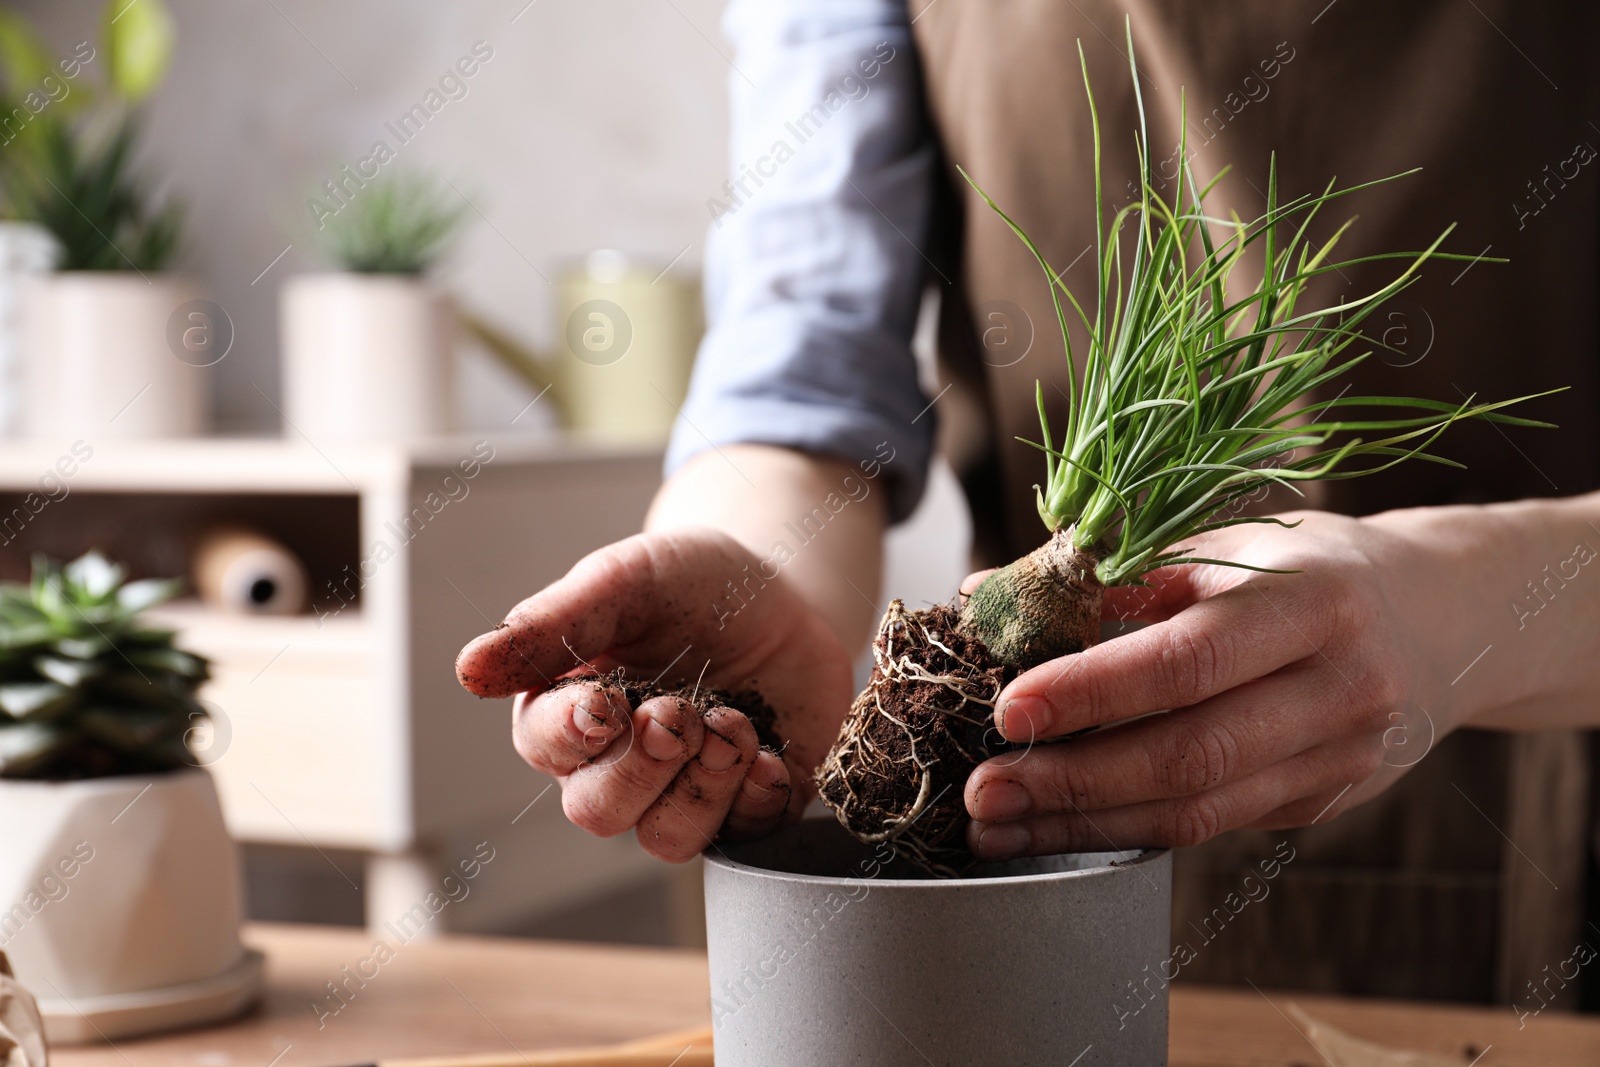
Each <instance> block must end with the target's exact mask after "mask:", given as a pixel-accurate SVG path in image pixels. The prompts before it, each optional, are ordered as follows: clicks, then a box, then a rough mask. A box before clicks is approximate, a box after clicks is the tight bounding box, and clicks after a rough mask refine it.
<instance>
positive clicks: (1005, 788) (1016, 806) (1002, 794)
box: [972, 778, 1033, 822]
mask: <svg viewBox="0 0 1600 1067" xmlns="http://www.w3.org/2000/svg"><path fill="white" fill-rule="evenodd" d="M1032 807H1033V798H1032V797H1031V796H1029V795H1028V791H1027V790H1026V789H1024V788H1023V787H1022V785H1021V783H1019V782H1013V781H1012V780H1011V779H1009V778H995V779H993V780H991V781H988V782H984V783H983V784H982V785H980V786H978V795H977V796H976V797H974V798H973V803H972V817H973V818H974V819H977V820H978V821H980V822H1005V821H1006V820H1008V819H1015V818H1018V817H1019V816H1022V815H1026V814H1027V813H1028V811H1029V809H1031V808H1032Z"/></svg>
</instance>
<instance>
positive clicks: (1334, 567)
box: [966, 509, 1486, 859]
mask: <svg viewBox="0 0 1600 1067" xmlns="http://www.w3.org/2000/svg"><path fill="white" fill-rule="evenodd" d="M1439 510H1441V511H1442V510H1443V509H1439ZM1452 510H1462V511H1465V510H1468V509H1452ZM1420 514H1423V512H1422V511H1420V510H1419V511H1417V512H1393V513H1389V514H1388V515H1385V516H1377V517H1375V518H1374V519H1366V520H1357V519H1349V518H1344V517H1341V516H1338V515H1332V514H1326V513H1320V512H1302V513H1297V514H1294V515H1289V516H1286V518H1287V519H1290V520H1294V519H1300V520H1303V522H1302V524H1301V525H1300V526H1299V527H1298V528H1296V529H1292V530H1290V529H1284V528H1282V527H1278V526H1270V525H1254V524H1252V525H1242V526H1235V527H1230V528H1228V529H1225V530H1221V531H1218V532H1216V533H1214V534H1212V535H1210V536H1208V537H1205V538H1202V539H1199V540H1197V541H1196V542H1195V545H1194V547H1195V554H1196V555H1203V556H1208V557H1211V558H1213V559H1226V560H1231V561H1237V562H1240V563H1246V564H1250V565H1252V566H1256V567H1262V568H1271V569H1276V570H1297V571H1300V572H1301V573H1297V574H1262V573H1259V572H1253V571H1247V570H1241V569H1238V568H1231V567H1218V566H1212V565H1186V566H1180V567H1173V568H1168V569H1166V570H1163V571H1160V572H1156V573H1153V574H1151V575H1149V576H1148V580H1149V582H1150V586H1149V588H1140V587H1137V586H1133V587H1122V588H1117V589H1113V590H1110V591H1109V592H1108V597H1107V605H1106V611H1105V615H1106V617H1107V618H1108V619H1111V620H1116V619H1119V618H1126V619H1134V620H1140V621H1145V622H1149V623H1150V624H1151V625H1149V626H1147V627H1145V628H1144V629H1141V630H1138V631H1136V632H1134V633H1131V634H1128V635H1125V636H1122V637H1118V638H1116V639H1115V640H1112V641H1109V642H1106V643H1104V644H1101V645H1098V646H1096V647H1094V648H1091V649H1089V650H1087V651H1085V652H1083V653H1080V654H1078V655H1074V656H1068V657H1065V658H1063V659H1059V660H1055V661H1053V662H1051V663H1047V664H1044V665H1042V666H1040V667H1037V668H1035V669H1034V670H1031V671H1028V672H1027V673H1026V674H1024V675H1022V676H1021V677H1019V678H1017V679H1016V680H1015V681H1013V682H1012V683H1011V684H1010V685H1009V686H1007V687H1006V689H1005V691H1004V692H1003V693H1002V694H1001V696H1000V699H999V701H998V702H997V705H996V707H997V710H996V713H995V719H996V724H997V726H998V727H999V728H1000V730H1001V732H1002V733H1003V734H1004V735H1005V736H1006V737H1007V738H1008V739H1010V740H1012V741H1015V742H1021V743H1025V744H1027V743H1029V742H1033V743H1032V744H1029V745H1028V747H1027V749H1026V751H1024V752H1020V753H1011V754H1008V755H1004V756H999V757H996V758H995V759H991V760H989V761H988V762H987V763H985V764H983V765H982V766H981V767H979V768H978V770H977V771H976V772H974V773H973V775H972V777H971V779H970V780H969V781H968V783H967V787H966V802H967V808H968V811H969V812H970V813H971V815H972V817H973V819H974V820H975V821H974V823H973V824H972V826H971V829H970V836H969V843H970V845H971V846H972V848H973V850H974V851H975V852H977V853H978V854H979V855H980V856H982V857H984V858H986V859H1000V858H1004V857H1008V856H1017V855H1025V854H1038V853H1052V852H1067V851H1112V850H1121V849H1125V848H1133V847H1144V846H1173V845H1195V844H1199V843H1200V842H1202V841H1205V840H1207V839H1208V838H1211V837H1213V836H1215V835H1216V834H1218V833H1221V832H1222V831H1224V830H1229V829H1233V828H1236V827H1257V828H1273V829H1276V828H1284V827H1293V826H1303V825H1307V824H1309V823H1313V822H1324V821H1327V820H1328V819H1331V818H1333V817H1334V816H1336V815H1337V814H1338V813H1339V812H1341V811H1343V810H1345V809H1347V808H1349V807H1351V806H1352V805H1355V804H1358V803H1360V802H1361V801H1363V800H1365V799H1368V798H1369V797H1372V796H1373V795H1375V794H1376V793H1378V792H1380V791H1381V790H1383V789H1385V788H1387V787H1388V786H1389V785H1391V784H1392V783H1393V782H1394V781H1395V780H1396V779H1398V778H1399V777H1400V776H1401V775H1402V774H1404V773H1405V771H1406V769H1407V768H1408V767H1410V766H1412V765H1413V764H1415V763H1416V762H1417V761H1418V760H1420V759H1421V758H1422V757H1423V756H1424V755H1425V754H1426V753H1427V751H1428V749H1429V748H1430V747H1431V746H1432V745H1433V744H1434V743H1435V742H1436V741H1437V740H1438V739H1439V738H1441V737H1443V736H1444V735H1445V734H1446V733H1448V732H1449V731H1450V730H1452V729H1454V728H1455V727H1456V726H1457V725H1458V724H1459V723H1460V721H1461V719H1462V716H1463V715H1464V709H1465V706H1466V705H1465V703H1464V702H1463V701H1462V700H1460V699H1458V697H1459V696H1460V691H1458V690H1453V689H1452V685H1451V680H1452V678H1455V677H1456V676H1457V675H1458V674H1459V673H1460V672H1461V671H1462V670H1463V668H1466V667H1468V666H1469V663H1470V661H1472V659H1473V657H1474V655H1477V654H1478V653H1479V651H1480V649H1481V648H1482V647H1483V644H1482V642H1481V641H1477V640H1476V639H1475V636H1473V635H1472V634H1471V633H1470V629H1471V628H1470V626H1469V625H1467V622H1468V620H1470V619H1472V618H1481V617H1482V616H1483V615H1484V614H1485V613H1486V605H1485V604H1484V602H1483V598H1482V596H1481V591H1480V595H1478V596H1477V597H1476V598H1472V597H1468V596H1466V595H1465V593H1464V590H1465V591H1469V592H1470V591H1471V585H1472V582H1471V581H1470V576H1471V573H1472V571H1471V569H1469V568H1467V567H1464V566H1462V563H1463V558H1462V550H1459V548H1458V546H1456V545H1455V544H1453V543H1436V542H1432V541H1430V540H1428V539H1426V538H1423V537H1419V536H1418V535H1417V534H1418V530H1417V529H1416V528H1415V524H1414V523H1411V522H1408V521H1407V520H1406V518H1405V517H1406V516H1416V515H1420ZM1446 540H1448V539H1446ZM972 582H973V580H972V579H969V580H968V585H969V586H970V585H971V584H972ZM1169 709H1170V710H1169ZM1150 713H1161V714H1150ZM1136 716H1145V717H1143V718H1135V717H1136ZM1124 720H1133V721H1124ZM1113 723H1115V724H1117V725H1108V724H1113ZM1096 726H1106V727H1107V728H1105V729H1101V730H1097V731H1095V732H1093V733H1090V734H1087V735H1084V736H1082V737H1078V738H1075V739H1073V740H1071V741H1070V742H1068V743H1065V744H1040V743H1039V742H1045V741H1051V740H1054V739H1058V738H1062V737H1065V736H1066V735H1068V734H1072V733H1075V732H1077V731H1080V730H1084V729H1086V728H1089V727H1096Z"/></svg>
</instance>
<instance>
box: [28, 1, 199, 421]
mask: <svg viewBox="0 0 1600 1067" xmlns="http://www.w3.org/2000/svg"><path fill="white" fill-rule="evenodd" d="M103 17H104V35H103V41H102V48H103V51H104V60H103V66H104V67H105V69H106V77H105V78H104V79H102V80H101V82H100V83H99V84H96V83H94V82H93V81H92V80H91V79H89V78H87V77H85V76H84V70H85V68H87V67H89V66H90V65H92V64H93V63H94V62H95V60H96V56H97V53H96V52H95V51H94V50H93V49H92V48H90V49H88V51H87V52H84V49H83V47H80V49H79V53H83V54H81V55H79V54H78V53H75V54H74V57H73V59H72V61H71V69H72V70H73V71H74V73H73V74H72V77H71V80H70V81H69V82H61V83H60V84H63V85H66V86H67V89H66V90H65V91H62V92H60V93H59V94H58V95H59V99H57V100H55V101H53V102H49V103H48V104H47V106H45V105H41V107H40V109H39V110H38V111H37V113H32V112H31V110H29V111H27V112H25V113H28V114H30V118H29V120H28V122H27V123H26V124H25V125H24V126H23V127H22V129H21V131H20V132H19V133H18V134H17V135H16V136H15V139H14V141H13V142H12V143H11V144H9V145H8V146H7V151H8V153H10V156H9V159H8V166H7V167H6V168H5V169H4V172H3V174H4V185H3V188H4V192H5V195H6V199H7V204H8V209H9V210H10V211H11V212H12V213H13V214H14V215H16V216H17V217H18V218H21V219H23V220H26V221H28V222H31V223H34V224H36V225H38V226H40V227H42V228H43V229H45V230H47V231H48V232H49V233H50V235H51V236H52V237H53V238H54V240H55V244H56V246H57V249H58V256H57V262H56V267H57V268H58V269H57V271H56V272H55V273H51V274H46V275H42V276H40V277H37V278H34V279H31V280H30V282H29V284H28V285H26V286H25V287H24V289H23V292H22V334H23V351H24V360H25V363H26V368H25V379H26V388H25V391H24V399H23V418H24V424H25V429H26V431H27V432H28V433H29V434H30V435H32V436H57V435H69V436H85V437H94V438H96V439H101V438H113V437H120V438H127V437H176V436H188V435H193V434H197V433H199V432H201V431H202V430H203V429H204V428H205V380H204V377H203V374H202V371H201V370H200V367H202V366H204V365H207V364H208V363H209V362H211V360H210V359H209V358H208V357H207V355H206V354H205V353H204V352H201V353H199V354H196V353H194V352H190V351H188V350H187V349H184V348H181V347H179V346H178V345H177V344H175V343H174V341H173V339H172V334H173V333H174V332H175V331H173V329H172V325H171V324H172V323H173V321H174V320H175V319H176V318H179V317H181V316H182V315H183V314H184V309H185V307H186V305H190V304H192V303H193V302H194V301H195V300H196V299H197V298H198V295H199V294H198V291H197V289H196V287H195V285H194V283H193V282H191V281H189V280H188V279H185V278H182V277H178V276H175V275H171V274H168V273H165V272H166V271H167V269H168V268H169V267H170V266H171V263H172V260H173V257H174V255H175V254H176V252H177V249H178V239H179V233H180V229H181V211H180V208H179V206H178V205H177V204H175V203H171V202H166V203H163V202H160V201H159V200H158V199H157V198H156V197H155V196H153V195H152V193H151V191H150V189H149V187H148V185H147V183H146V181H145V180H144V178H143V177H142V176H141V175H140V174H139V173H138V172H137V170H136V168H135V165H134V163H133V156H134V153H135V150H136V146H137V142H138V121H137V116H136V112H135V108H136V105H137V104H138V103H140V102H141V101H142V100H144V99H145V98H146V97H148V96H149V95H150V93H152V92H153V91H154V90H155V89H156V87H157V86H159V85H160V83H161V80H162V78H163V77H164V76H165V72H166V69H167V65H168V62H169V60H170V58H171V55H172V47H173V40H174V37H173V29H172V20H171V17H170V16H169V15H168V13H167V10H166V8H165V6H164V5H163V4H162V3H161V2H160V0H141V2H140V3H139V4H137V5H127V4H122V3H117V2H115V0H112V2H110V3H108V4H107V5H106V7H105V9H104V16H103ZM0 29H3V30H4V33H3V34H0V41H3V43H4V45H5V48H6V51H7V54H8V57H9V56H22V57H24V58H28V62H29V64H30V67H38V68H41V69H43V70H45V71H50V70H52V69H53V67H59V68H60V74H61V76H62V77H65V76H66V75H67V73H68V62H67V61H66V60H62V61H56V60H53V59H51V57H50V56H49V53H47V52H44V50H43V48H42V46H40V45H38V44H37V42H36V41H34V40H33V39H32V37H31V34H29V33H27V32H26V30H25V27H23V26H22V25H21V24H20V23H19V22H18V21H17V20H16V19H15V17H12V18H11V19H8V20H6V22H5V23H4V25H3V27H0ZM29 57H31V58H29ZM51 79H54V80H56V81H58V82H60V79H59V78H57V76H56V75H55V74H46V75H43V76H42V77H41V84H44V85H48V84H49V80H51ZM32 95H35V96H37V95H38V92H37V91H33V93H32ZM176 332H177V333H178V334H179V335H181V334H182V331H181V330H179V331H176Z"/></svg>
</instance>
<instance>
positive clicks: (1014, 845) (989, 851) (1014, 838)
mask: <svg viewBox="0 0 1600 1067" xmlns="http://www.w3.org/2000/svg"><path fill="white" fill-rule="evenodd" d="M1032 843H1033V834H1031V833H1029V832H1028V828H1027V827H1026V826H1023V825H1022V824H1021V823H1014V822H1003V823H996V824H995V825H993V826H985V827H984V828H983V829H982V830H981V831H979V833H978V847H977V850H976V851H977V853H978V856H979V857H980V858H981V859H986V860H1008V859H1010V858H1011V857H1013V856H1020V855H1022V854H1023V853H1024V852H1026V851H1028V846H1029V845H1031V844H1032Z"/></svg>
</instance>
